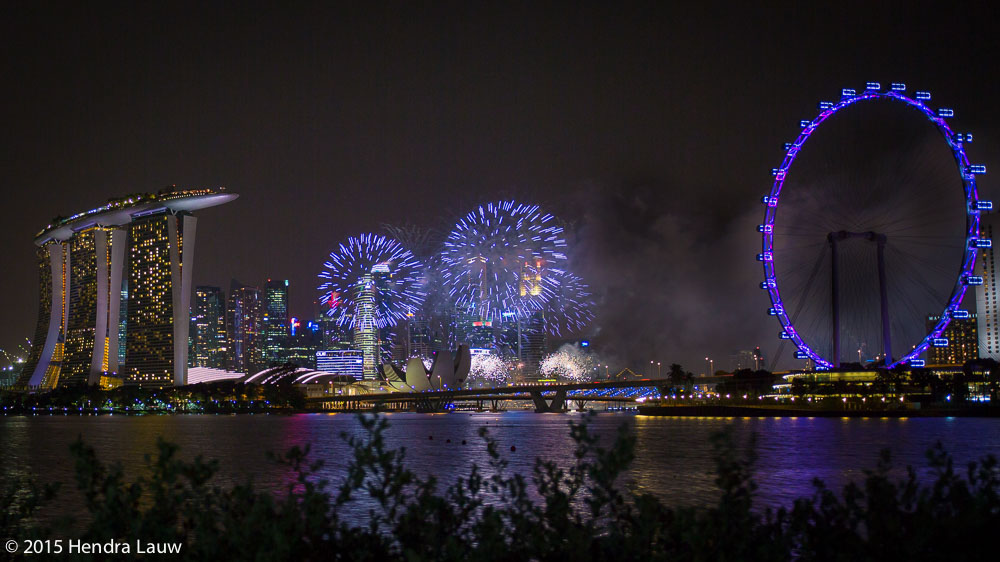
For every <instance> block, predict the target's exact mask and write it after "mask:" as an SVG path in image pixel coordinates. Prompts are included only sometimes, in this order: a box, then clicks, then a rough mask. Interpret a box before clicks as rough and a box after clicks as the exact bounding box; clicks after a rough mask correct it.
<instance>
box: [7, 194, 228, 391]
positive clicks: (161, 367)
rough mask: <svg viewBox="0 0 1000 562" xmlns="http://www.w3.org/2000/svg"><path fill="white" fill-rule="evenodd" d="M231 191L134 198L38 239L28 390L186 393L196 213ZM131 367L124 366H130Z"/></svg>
mask: <svg viewBox="0 0 1000 562" xmlns="http://www.w3.org/2000/svg"><path fill="white" fill-rule="evenodd" d="M235 198H236V195H234V194H229V193H226V192H225V191H224V190H222V189H219V190H213V189H200V190H186V191H177V190H174V189H173V188H168V189H165V190H162V191H160V192H158V193H156V194H149V193H143V194H135V195H130V196H127V197H123V198H120V199H112V200H110V201H109V202H108V203H107V204H105V205H103V206H101V207H98V208H96V209H92V210H90V211H86V212H82V213H77V214H75V215H73V216H71V217H68V218H60V219H56V220H54V221H53V223H52V224H49V225H48V226H46V227H45V229H43V230H42V231H41V232H39V233H38V235H37V236H36V237H35V244H36V245H37V246H38V247H39V249H38V254H37V256H38V265H39V282H40V283H39V287H40V289H39V297H40V300H39V314H38V325H37V327H36V330H35V336H36V337H35V339H34V340H33V344H32V349H31V352H30V353H29V358H28V362H27V363H26V364H25V368H24V369H23V371H22V375H21V377H20V379H19V380H18V383H17V384H18V385H19V386H23V387H43V388H54V387H56V386H65V385H73V384H96V383H98V382H100V381H101V380H102V377H104V376H106V375H108V374H114V373H121V374H123V375H124V376H125V379H126V383H130V384H139V385H159V386H166V385H174V384H184V382H185V377H186V374H187V352H188V329H189V321H188V310H189V305H190V302H189V301H190V298H189V295H190V292H191V291H190V289H191V283H190V282H191V269H192V265H193V264H192V260H193V255H194V251H193V250H194V234H195V218H194V217H193V216H192V215H191V214H190V213H191V212H192V211H194V210H197V209H201V208H204V207H210V206H214V205H219V204H222V203H226V202H228V201H231V200H233V199H235ZM123 359H124V363H123V361H122V360H123Z"/></svg>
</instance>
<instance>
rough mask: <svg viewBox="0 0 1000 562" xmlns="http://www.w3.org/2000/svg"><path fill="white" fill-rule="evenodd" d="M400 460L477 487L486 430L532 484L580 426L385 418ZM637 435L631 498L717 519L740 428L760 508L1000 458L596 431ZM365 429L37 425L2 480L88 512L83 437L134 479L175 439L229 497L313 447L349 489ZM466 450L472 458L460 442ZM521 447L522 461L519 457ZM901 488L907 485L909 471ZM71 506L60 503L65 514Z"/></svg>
mask: <svg viewBox="0 0 1000 562" xmlns="http://www.w3.org/2000/svg"><path fill="white" fill-rule="evenodd" d="M387 418H388V420H389V423H390V428H389V431H388V433H387V435H386V444H387V446H389V447H392V448H395V447H405V448H406V457H407V465H408V466H409V467H411V468H412V469H414V470H415V471H416V472H417V473H418V474H421V475H425V476H426V475H434V476H436V477H437V478H438V479H439V480H440V481H441V482H442V483H445V484H447V483H450V482H452V481H454V478H455V477H456V476H458V475H462V476H464V475H467V474H468V472H469V468H470V466H471V465H472V464H473V463H476V464H478V465H479V466H480V467H485V466H487V465H488V463H489V461H488V456H487V452H486V445H485V443H484V442H483V441H482V440H481V439H480V438H479V436H478V431H479V428H480V427H486V428H487V429H488V430H489V432H490V435H491V436H492V437H493V438H495V439H496V440H497V443H498V445H499V450H500V452H501V453H502V454H503V455H504V456H505V457H507V459H508V461H509V468H510V470H511V471H514V472H519V473H522V474H526V475H530V474H531V471H532V468H533V466H534V461H535V458H536V457H539V456H541V457H543V458H545V459H550V460H555V461H557V462H560V463H562V464H564V465H569V464H570V463H572V462H573V442H572V440H571V439H570V437H569V432H568V427H567V422H568V421H569V420H580V419H581V415H580V414H575V413H574V414H534V413H528V412H507V413H502V414H494V413H481V414H480V413H476V414H469V413H452V414H446V415H423V414H408V413H395V414H388V415H387ZM623 423H624V424H626V425H628V426H629V427H630V428H631V429H633V430H634V431H635V433H636V438H637V449H636V460H635V463H634V465H633V467H632V470H631V471H630V473H629V475H628V479H629V480H630V482H629V483H627V484H628V486H629V487H630V488H631V489H633V490H636V491H640V492H649V493H652V494H655V495H657V496H659V497H660V498H662V499H663V500H664V501H667V502H669V503H672V504H678V505H679V504H685V505H707V504H710V503H713V502H714V501H715V500H716V499H717V490H716V487H715V483H714V480H715V474H714V468H715V467H714V465H713V462H712V447H711V443H710V437H711V435H712V434H713V433H716V432H718V431H721V430H722V429H724V428H725V427H726V426H732V428H733V432H734V436H735V438H736V440H737V441H738V442H741V443H746V442H747V441H748V440H749V438H750V436H751V434H754V433H756V434H757V437H758V439H757V450H758V457H759V460H758V463H757V477H756V479H757V481H758V484H759V486H760V487H759V497H760V500H761V502H762V503H764V504H767V505H775V506H776V505H788V504H790V502H791V500H792V499H794V498H796V497H801V496H805V495H810V494H811V493H812V484H811V482H812V480H813V479H814V478H821V479H823V480H825V481H826V482H827V484H828V485H830V486H831V487H834V488H835V489H839V488H840V487H841V486H843V485H844V484H845V483H846V482H848V481H850V480H851V479H860V478H861V477H863V470H864V469H867V468H872V467H874V466H875V462H876V459H877V456H878V452H879V450H881V449H883V448H886V447H889V448H891V449H892V452H893V457H894V459H895V461H896V463H897V465H898V466H903V465H906V464H911V465H914V466H917V467H924V466H925V465H926V463H925V461H924V453H925V452H926V450H927V449H928V448H930V447H931V446H932V445H933V444H934V443H935V442H937V441H941V442H942V443H944V444H945V446H946V448H947V449H948V450H949V451H950V452H951V453H952V454H953V455H954V456H955V459H956V466H962V465H963V464H964V463H966V462H968V461H970V460H975V459H978V458H980V457H981V456H983V455H985V454H987V453H992V454H994V455H997V456H1000V420H998V419H976V418H960V419H952V418H949V419H941V418H936V419H935V418H913V419H884V418H861V419H856V418H852V419H831V418H670V417H647V416H632V415H627V414H602V415H599V416H596V418H594V420H593V422H592V427H593V430H594V431H595V432H596V433H597V434H598V435H600V436H601V439H602V442H603V443H604V444H607V443H609V442H610V440H611V439H612V438H613V436H614V434H615V431H616V429H617V428H618V427H619V426H620V425H621V424H623ZM361 431H362V430H361V427H360V425H359V423H358V421H357V419H356V418H355V417H354V416H352V415H345V414H336V415H329V414H302V415H294V416H260V415H255V416H246V415H245V416H225V415H223V416H213V415H204V416H140V417H128V416H29V417H14V416H12V417H0V435H2V438H3V454H2V455H0V476H2V477H5V478H7V477H16V476H24V475H27V474H29V473H30V474H34V475H37V477H38V478H40V479H41V480H42V481H49V482H51V481H61V482H63V483H65V486H64V488H63V492H62V494H63V495H64V497H63V500H64V502H68V503H69V504H77V505H78V503H77V502H79V501H80V498H79V495H78V494H76V493H75V491H74V490H72V488H73V482H74V478H73V466H72V463H71V462H69V461H70V459H69V453H68V447H69V444H70V443H71V442H73V441H74V440H75V439H76V437H77V435H80V436H81V437H82V438H83V439H84V441H86V442H87V443H89V444H91V445H93V446H94V448H95V449H96V450H97V452H98V455H99V458H101V459H102V460H104V461H106V462H115V461H117V462H122V463H123V464H125V465H126V467H127V471H128V473H129V474H130V475H135V474H138V473H139V472H140V471H142V470H144V468H143V467H145V466H146V463H145V460H144V456H145V455H146V454H155V450H156V439H157V437H158V436H161V435H162V436H164V438H165V439H167V440H168V441H172V442H174V443H177V444H178V445H180V447H181V449H180V454H181V456H182V457H184V458H188V459H190V458H193V457H194V456H195V455H203V456H205V457H208V458H216V459H218V460H219V461H220V474H219V477H218V479H219V481H220V483H223V484H232V483H235V482H241V481H244V480H246V479H247V478H252V479H253V480H254V482H255V483H256V484H258V485H260V486H264V487H267V488H271V489H279V488H280V489H283V488H284V487H285V486H287V485H288V483H289V482H290V478H291V475H290V474H289V472H288V469H287V468H286V467H283V466H280V465H276V464H275V463H273V462H270V461H268V460H267V459H266V452H267V451H272V452H276V453H281V452H284V451H286V450H288V449H289V448H290V447H292V446H293V445H298V446H300V447H301V446H305V445H306V444H311V446H312V453H311V456H312V457H313V458H320V459H323V460H324V461H325V463H326V464H325V466H324V467H323V468H322V470H321V472H320V474H319V476H321V477H323V478H326V479H328V480H330V481H331V482H333V483H337V482H339V481H340V479H341V477H342V474H343V471H344V468H345V467H346V464H347V462H348V460H349V458H348V457H349V454H350V450H349V447H348V446H347V445H346V444H345V443H344V441H343V439H341V437H340V435H341V433H346V434H348V435H360V433H361ZM463 440H464V441H465V444H464V445H463V444H462V441H463ZM511 446H514V447H516V450H514V451H511V450H510V449H511ZM900 475H902V472H901V471H900ZM66 505H67V504H66V503H62V508H63V509H65V506H66Z"/></svg>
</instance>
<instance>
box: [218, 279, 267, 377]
mask: <svg viewBox="0 0 1000 562" xmlns="http://www.w3.org/2000/svg"><path fill="white" fill-rule="evenodd" d="M226 313H227V322H226V324H227V331H228V334H229V347H228V350H229V369H230V370H232V371H238V372H242V373H246V374H253V373H256V372H257V371H260V370H261V369H262V368H263V367H264V366H265V365H264V332H263V325H264V303H263V301H262V299H261V294H260V289H258V288H257V287H248V286H246V285H244V284H242V283H240V282H239V281H236V280H235V279H233V281H232V284H231V285H230V287H229V303H228V306H227V310H226Z"/></svg>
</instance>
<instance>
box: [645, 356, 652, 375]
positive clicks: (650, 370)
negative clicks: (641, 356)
mask: <svg viewBox="0 0 1000 562" xmlns="http://www.w3.org/2000/svg"><path fill="white" fill-rule="evenodd" d="M647 373H648V374H647V375H646V378H647V379H648V378H649V377H651V376H653V360H652V359H650V360H649V371H647Z"/></svg>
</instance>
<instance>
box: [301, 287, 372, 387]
mask: <svg viewBox="0 0 1000 562" xmlns="http://www.w3.org/2000/svg"><path fill="white" fill-rule="evenodd" d="M356 290H357V291H358V297H357V321H356V323H355V325H354V348H355V349H357V350H359V351H361V352H362V356H363V357H364V364H363V369H362V373H363V374H364V378H365V379H369V380H371V379H374V378H375V374H376V370H377V369H378V365H379V364H380V363H381V361H380V359H381V357H380V355H381V352H380V346H379V329H378V326H376V325H375V306H376V302H375V299H376V294H375V280H374V279H373V278H372V275H371V274H368V275H364V276H363V277H362V278H361V280H360V281H359V283H358V286H357V287H356ZM317 368H319V367H317ZM320 370H322V369H320Z"/></svg>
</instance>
